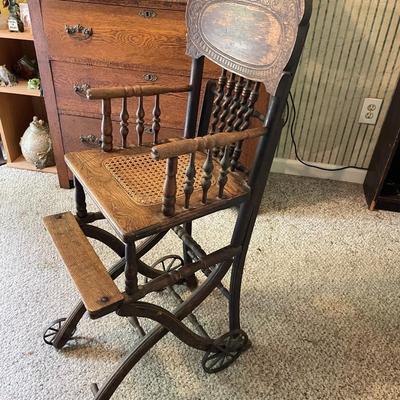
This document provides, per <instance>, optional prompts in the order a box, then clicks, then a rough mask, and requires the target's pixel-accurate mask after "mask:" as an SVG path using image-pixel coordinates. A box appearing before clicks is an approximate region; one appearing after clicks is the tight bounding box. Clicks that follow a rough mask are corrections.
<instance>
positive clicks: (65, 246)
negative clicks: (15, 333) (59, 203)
mask: <svg viewBox="0 0 400 400" xmlns="http://www.w3.org/2000/svg"><path fill="white" fill-rule="evenodd" d="M43 222H44V224H45V226H46V228H47V230H48V231H49V233H50V235H51V237H52V239H53V242H54V244H55V245H56V247H57V249H58V251H59V253H60V255H61V257H62V259H63V261H64V264H65V265H66V267H67V269H68V272H69V274H70V275H71V277H72V279H73V281H74V283H75V286H76V287H77V289H78V291H79V293H80V295H81V298H82V301H83V303H84V305H85V307H86V310H87V311H88V313H89V315H90V317H91V318H92V319H96V318H100V317H102V316H104V315H106V314H109V313H110V312H113V311H114V310H116V309H117V308H118V306H119V304H121V303H122V302H123V300H124V296H123V295H122V293H121V292H120V291H119V289H118V287H117V286H116V285H115V283H114V281H113V280H112V279H111V277H110V275H109V274H108V272H107V270H106V268H105V267H104V265H103V263H102V262H101V260H100V258H99V257H98V255H97V254H96V253H95V251H94V250H93V247H92V246H91V244H90V243H89V241H88V239H87V238H86V236H85V235H84V233H83V232H82V230H81V228H80V227H79V224H78V223H77V221H76V219H75V217H74V216H73V215H72V214H71V213H70V212H67V213H63V214H56V215H51V216H48V217H45V218H44V219H43Z"/></svg>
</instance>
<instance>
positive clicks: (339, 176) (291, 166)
mask: <svg viewBox="0 0 400 400" xmlns="http://www.w3.org/2000/svg"><path fill="white" fill-rule="evenodd" d="M309 164H311V165H315V166H318V167H322V168H340V166H337V165H330V164H320V163H313V162H310V163H309ZM271 172H275V173H278V174H286V175H297V176H306V177H310V178H319V179H331V180H334V181H342V182H352V183H359V184H363V183H364V181H365V177H366V175H367V171H362V170H358V169H345V170H343V171H336V172H330V171H322V170H319V169H315V168H310V167H307V166H305V165H303V164H301V163H300V162H298V161H297V160H287V159H284V158H275V159H274V162H273V164H272V169H271Z"/></svg>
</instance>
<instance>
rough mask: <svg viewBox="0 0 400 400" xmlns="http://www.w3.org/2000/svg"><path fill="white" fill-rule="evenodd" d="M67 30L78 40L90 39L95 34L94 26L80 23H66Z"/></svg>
mask: <svg viewBox="0 0 400 400" xmlns="http://www.w3.org/2000/svg"><path fill="white" fill-rule="evenodd" d="M65 32H67V34H68V35H69V36H70V37H71V38H74V39H76V40H88V39H89V38H91V37H92V36H93V29H92V28H85V27H84V26H82V25H81V24H78V25H65Z"/></svg>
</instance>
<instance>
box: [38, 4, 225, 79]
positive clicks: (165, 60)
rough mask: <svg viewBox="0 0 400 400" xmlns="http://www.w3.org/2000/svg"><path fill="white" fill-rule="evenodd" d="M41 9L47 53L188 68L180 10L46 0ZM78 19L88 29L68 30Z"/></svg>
mask: <svg viewBox="0 0 400 400" xmlns="http://www.w3.org/2000/svg"><path fill="white" fill-rule="evenodd" d="M42 12H43V22H44V29H45V32H46V36H47V40H48V47H49V57H50V59H53V60H59V61H66V60H68V61H73V62H75V61H77V62H87V63H92V64H98V65H102V64H105V65H107V66H108V65H110V64H118V65H119V66H122V67H123V66H126V65H129V66H140V68H148V67H151V68H153V69H157V70H164V71H167V72H168V71H171V70H176V71H181V72H184V73H185V74H187V75H188V74H189V72H190V65H191V59H190V57H188V56H186V55H185V52H186V23H185V14H184V12H182V11H173V10H163V9H158V8H151V9H148V10H147V9H145V8H141V7H122V6H115V5H109V6H107V5H104V4H90V3H79V2H71V1H60V0H46V1H45V2H44V4H43V11H42ZM77 25H81V26H82V27H83V28H86V29H88V31H86V33H85V31H83V32H81V33H76V34H72V33H70V34H68V33H67V32H66V26H68V27H69V29H70V30H74V27H76V26H77ZM83 28H82V29H83ZM82 29H81V30H82ZM206 71H207V74H208V76H214V75H215V73H218V67H217V66H215V65H214V64H211V63H207V65H206Z"/></svg>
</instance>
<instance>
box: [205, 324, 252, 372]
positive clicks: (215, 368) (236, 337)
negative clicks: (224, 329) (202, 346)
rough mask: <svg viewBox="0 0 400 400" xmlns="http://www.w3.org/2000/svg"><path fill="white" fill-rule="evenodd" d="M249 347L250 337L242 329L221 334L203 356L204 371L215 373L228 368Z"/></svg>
mask: <svg viewBox="0 0 400 400" xmlns="http://www.w3.org/2000/svg"><path fill="white" fill-rule="evenodd" d="M249 347H250V341H249V338H248V336H247V334H246V333H245V332H244V331H242V330H241V329H238V330H235V331H232V332H229V333H227V334H225V335H223V336H221V337H220V338H218V339H216V341H215V343H214V345H213V346H212V348H211V349H210V350H209V351H207V353H206V354H205V355H204V357H203V360H202V363H201V364H202V366H203V369H204V371H205V372H207V373H208V374H215V373H217V372H220V371H222V370H224V369H226V368H228V367H229V366H230V365H231V364H233V363H234V362H235V361H236V360H237V358H238V357H239V356H240V355H241V354H242V353H243V352H244V351H246V350H247V349H248V348H249Z"/></svg>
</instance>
